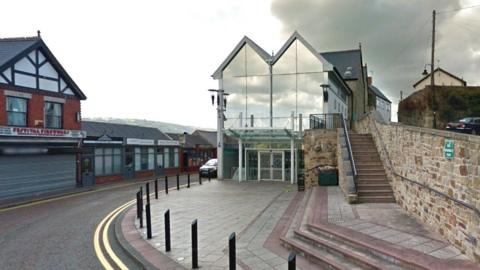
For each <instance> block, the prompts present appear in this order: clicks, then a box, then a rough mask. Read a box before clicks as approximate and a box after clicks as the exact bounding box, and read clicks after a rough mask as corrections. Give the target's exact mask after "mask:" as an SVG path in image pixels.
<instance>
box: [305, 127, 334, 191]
mask: <svg viewBox="0 0 480 270" xmlns="http://www.w3.org/2000/svg"><path fill="white" fill-rule="evenodd" d="M303 144H304V145H303V154H304V161H305V187H306V188H310V187H313V186H317V185H318V180H317V179H318V173H319V169H321V168H325V167H327V166H329V167H335V168H336V167H337V155H336V152H337V131H336V130H321V129H311V130H306V131H305V135H304V141H303Z"/></svg>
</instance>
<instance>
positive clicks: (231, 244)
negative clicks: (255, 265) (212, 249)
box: [228, 233, 237, 270]
mask: <svg viewBox="0 0 480 270" xmlns="http://www.w3.org/2000/svg"><path fill="white" fill-rule="evenodd" d="M235 238H236V237H235V233H232V234H230V237H229V238H228V261H229V264H230V268H229V269H230V270H235V268H236V267H237V262H236V255H235Z"/></svg>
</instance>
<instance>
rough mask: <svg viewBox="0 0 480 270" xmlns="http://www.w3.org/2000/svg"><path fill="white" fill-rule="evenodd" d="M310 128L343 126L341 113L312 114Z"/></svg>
mask: <svg viewBox="0 0 480 270" xmlns="http://www.w3.org/2000/svg"><path fill="white" fill-rule="evenodd" d="M309 118H310V129H337V128H341V127H343V121H344V119H343V116H342V114H340V113H322V114H310V117H309Z"/></svg>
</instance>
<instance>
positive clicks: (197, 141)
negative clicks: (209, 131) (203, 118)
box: [167, 133, 217, 148]
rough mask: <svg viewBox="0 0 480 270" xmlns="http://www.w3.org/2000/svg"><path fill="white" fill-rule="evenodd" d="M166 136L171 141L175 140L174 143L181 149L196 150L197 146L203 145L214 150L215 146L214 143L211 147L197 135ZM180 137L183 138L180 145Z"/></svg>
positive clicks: (170, 134)
mask: <svg viewBox="0 0 480 270" xmlns="http://www.w3.org/2000/svg"><path fill="white" fill-rule="evenodd" d="M167 135H168V136H170V137H171V138H172V139H173V140H176V141H177V140H178V141H179V142H180V144H181V145H182V147H183V148H196V147H197V145H203V146H208V147H211V148H215V145H217V143H216V141H215V143H214V144H213V145H212V144H211V143H210V142H209V141H207V140H206V139H204V138H203V137H202V136H200V135H198V134H188V133H184V134H177V133H168V134H167ZM182 137H184V138H185V143H182Z"/></svg>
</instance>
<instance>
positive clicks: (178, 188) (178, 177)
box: [177, 173, 180, 190]
mask: <svg viewBox="0 0 480 270" xmlns="http://www.w3.org/2000/svg"><path fill="white" fill-rule="evenodd" d="M177 190H180V176H179V175H178V173H177Z"/></svg>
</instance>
